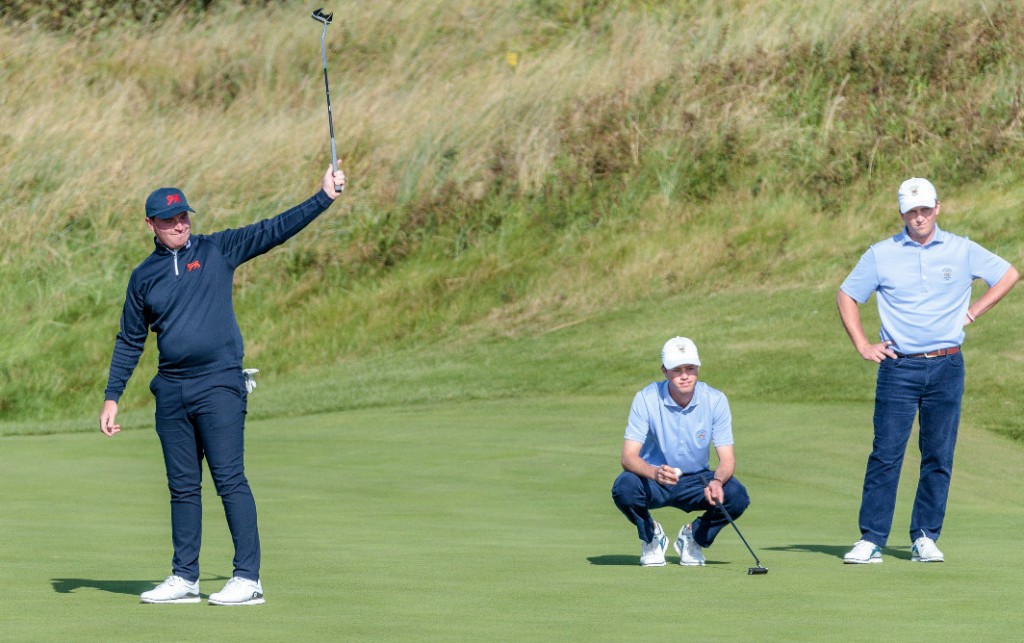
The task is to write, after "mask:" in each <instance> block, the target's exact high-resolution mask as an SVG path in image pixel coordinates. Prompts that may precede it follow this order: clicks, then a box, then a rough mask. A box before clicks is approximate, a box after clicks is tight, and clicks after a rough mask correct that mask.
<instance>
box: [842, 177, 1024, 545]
mask: <svg viewBox="0 0 1024 643" xmlns="http://www.w3.org/2000/svg"><path fill="white" fill-rule="evenodd" d="M897 203H898V204H899V211H900V216H901V217H902V218H903V223H904V226H903V228H902V229H901V230H900V231H899V232H898V233H897V234H895V235H893V236H891V237H889V238H888V239H885V240H883V241H880V242H878V243H876V244H874V245H873V246H871V247H870V248H868V250H867V252H865V253H864V254H863V256H861V258H860V261H859V262H858V263H857V266H856V267H855V268H854V269H853V272H851V273H850V275H849V276H848V277H847V278H846V280H845V281H844V282H843V283H842V285H841V286H840V288H839V292H838V293H836V305H837V306H838V307H839V316H840V318H841V319H842V322H843V326H844V327H845V328H846V332H847V334H848V335H849V336H850V341H852V342H853V346H854V348H856V349H857V352H858V353H860V356H861V357H862V358H863V359H865V360H868V361H871V362H875V363H877V364H878V380H877V385H876V388H875V413H874V432H875V437H874V442H873V444H872V448H871V455H870V456H869V457H868V463H867V470H866V472H865V474H864V487H863V491H862V495H861V505H860V532H861V537H860V540H858V541H857V542H856V543H854V546H853V549H851V550H850V551H849V552H847V554H846V555H845V556H844V557H843V562H845V563H855V564H862V563H881V562H882V548H883V547H885V545H886V542H887V541H888V538H889V530H890V528H891V527H892V518H893V513H894V512H895V508H896V488H897V485H898V484H899V479H900V469H901V468H902V465H903V456H904V453H905V452H906V448H907V441H908V439H909V438H910V433H911V430H912V429H913V425H914V418H915V417H919V418H920V421H919V425H920V439H919V447H920V450H921V470H920V475H919V477H918V483H917V493H916V496H915V498H914V508H913V512H912V513H911V516H910V542H911V560H912V561H914V562H923V563H938V562H943V561H945V555H944V554H943V553H942V552H941V551H940V550H939V548H938V546H937V545H936V541H937V540H938V539H939V535H940V534H941V533H942V523H943V520H944V519H945V515H946V499H947V496H948V495H949V483H950V479H951V477H952V474H953V451H954V448H955V447H956V438H957V431H958V428H959V425H960V404H961V399H962V398H963V392H964V354H963V352H961V350H960V346H961V344H963V342H964V337H965V335H966V333H965V332H964V327H966V326H969V325H971V324H973V323H975V322H976V321H977V320H978V319H979V318H980V317H981V316H982V315H983V314H984V313H986V312H987V311H988V310H989V309H991V308H992V307H993V306H995V305H996V304H997V303H998V302H999V300H1001V299H1002V298H1003V297H1004V296H1006V294H1007V293H1008V292H1010V290H1011V289H1012V288H1013V286H1014V284H1016V283H1017V279H1018V278H1019V275H1018V274H1017V270H1016V269H1015V268H1014V267H1013V266H1011V265H1010V264H1009V263H1008V262H1007V261H1006V260H1005V259H1002V258H1000V257H999V256H997V255H995V254H993V253H991V252H989V251H988V250H986V249H984V248H982V247H981V246H980V245H978V244H977V243H975V242H973V241H971V240H969V239H967V238H965V237H960V236H957V235H954V234H951V233H949V232H946V231H945V230H941V229H940V228H939V226H938V225H937V224H936V219H937V217H938V216H939V210H940V208H941V204H940V202H939V200H938V195H937V194H936V192H935V186H933V185H932V184H931V182H930V181H928V180H927V179H921V178H911V179H908V180H906V181H904V182H903V183H902V184H901V185H900V187H899V190H898V191H897ZM975 279H981V280H983V281H984V282H985V283H986V284H987V285H988V289H987V290H986V291H985V292H984V293H983V294H982V295H981V296H980V297H979V298H978V299H977V301H974V302H973V303H972V302H971V294H972V284H973V282H974V280H975ZM872 293H875V294H876V298H877V301H878V314H879V317H880V319H881V329H880V332H879V341H877V342H872V341H870V340H869V339H868V338H867V335H866V334H865V332H864V328H863V326H862V324H861V318H860V309H859V307H858V306H859V305H860V304H863V303H865V302H867V300H868V298H869V297H870V296H871V294H872Z"/></svg>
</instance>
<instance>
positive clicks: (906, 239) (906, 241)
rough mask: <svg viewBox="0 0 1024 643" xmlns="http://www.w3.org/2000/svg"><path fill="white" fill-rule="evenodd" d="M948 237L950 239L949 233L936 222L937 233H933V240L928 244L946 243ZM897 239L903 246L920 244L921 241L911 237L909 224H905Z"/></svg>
mask: <svg viewBox="0 0 1024 643" xmlns="http://www.w3.org/2000/svg"><path fill="white" fill-rule="evenodd" d="M948 239H949V233H948V232H946V231H945V230H943V229H942V228H940V227H939V224H938V223H936V224H935V234H934V235H932V240H931V241H929V242H928V244H927V245H929V246H930V245H932V244H934V243H944V242H945V241H946V240H948ZM895 241H896V243H898V244H900V245H901V246H916V245H920V244H919V243H917V242H916V241H914V240H913V239H911V238H910V233H909V232H907V226H906V225H904V226H903V229H902V230H900V233H899V234H897V235H896V237H895Z"/></svg>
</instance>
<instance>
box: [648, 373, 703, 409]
mask: <svg viewBox="0 0 1024 643" xmlns="http://www.w3.org/2000/svg"><path fill="white" fill-rule="evenodd" d="M700 384H701V383H700V382H699V381H698V382H697V385H696V386H695V387H694V389H693V397H692V398H691V399H690V403H689V404H687V405H686V406H679V402H676V401H675V400H674V399H672V394H671V393H669V392H668V380H662V381H661V386H660V387H658V388H659V391H658V394H659V395H660V396H661V403H662V404H664V405H665V406H666V407H668V408H670V409H680V410H684V409H685V410H689V409H693V408H694V407H696V406H697V404H698V403H699V402H700V399H699V398H700V388H701V386H700Z"/></svg>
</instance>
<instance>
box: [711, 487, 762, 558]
mask: <svg viewBox="0 0 1024 643" xmlns="http://www.w3.org/2000/svg"><path fill="white" fill-rule="evenodd" d="M700 481H701V482H703V483H704V486H705V487H706V486H708V481H707V480H706V479H705V478H704V474H703V473H702V474H700ZM715 506H716V507H718V508H719V509H721V510H722V513H724V514H725V517H726V519H727V520H728V521H729V524H730V525H732V528H733V529H735V530H736V534H737V535H739V537H740V540H742V541H743V544H744V545H747V551H749V552H750V555H751V556H753V557H754V562H755V563H757V567H749V568H747V575H748V576H755V575H759V574H767V573H768V569H767V568H766V567H765V566H764V565H762V564H761V561H760V560H758V559H757V554H755V553H754V550H753V549H751V548H750V545H749V544H747V539H746V538H744V537H743V534H742V533H740V528H739V527H737V526H736V523H735V522H734V521H733V519H732V516H730V515H729V511H728V510H726V508H725V505H723V504H722V503H718V504H717V505H715Z"/></svg>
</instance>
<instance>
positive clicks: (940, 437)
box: [860, 353, 964, 547]
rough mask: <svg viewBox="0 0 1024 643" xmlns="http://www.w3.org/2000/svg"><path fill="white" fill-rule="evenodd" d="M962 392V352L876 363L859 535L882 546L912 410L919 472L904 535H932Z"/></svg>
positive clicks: (937, 528)
mask: <svg viewBox="0 0 1024 643" xmlns="http://www.w3.org/2000/svg"><path fill="white" fill-rule="evenodd" d="M963 393H964V359H963V353H955V354H953V355H947V356H945V357H936V358H932V359H927V358H921V357H918V358H904V357H901V358H897V359H887V360H884V361H882V363H881V364H879V366H878V385H877V386H876V388H875V416H874V424H875V439H874V443H873V444H872V448H871V449H872V450H871V456H870V457H869V458H868V465H867V471H866V473H865V474H864V491H863V496H862V499H861V505H860V531H861V537H862V538H863V539H864V540H867V541H870V542H873V543H875V544H876V545H878V546H880V547H884V546H885V544H886V541H887V540H888V538H889V530H890V528H891V527H892V517H893V512H894V511H895V508H896V487H897V485H898V484H899V480H900V469H901V468H902V466H903V456H904V454H905V453H906V449H907V441H908V440H909V439H910V433H911V430H912V429H913V426H914V418H915V417H916V416H918V415H920V434H919V440H918V448H919V449H920V450H921V472H920V477H919V478H918V482H917V495H916V497H915V498H914V511H913V513H912V514H911V517H910V539H911V541H913V540H915V539H916V538H918V537H920V536H921V533H922V532H924V534H926V535H927V536H928V537H929V538H931V539H933V540H938V538H939V534H940V533H941V532H942V521H943V519H944V518H945V515H946V498H947V497H948V495H949V481H950V479H951V477H952V475H953V450H954V449H955V447H956V435H957V429H958V428H959V426H960V402H961V399H962V398H963Z"/></svg>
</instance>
